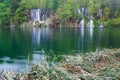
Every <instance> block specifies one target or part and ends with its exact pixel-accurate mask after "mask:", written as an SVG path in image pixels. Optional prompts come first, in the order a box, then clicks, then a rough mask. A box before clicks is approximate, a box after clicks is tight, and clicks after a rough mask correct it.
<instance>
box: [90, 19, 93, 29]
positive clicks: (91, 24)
mask: <svg viewBox="0 0 120 80" xmlns="http://www.w3.org/2000/svg"><path fill="white" fill-rule="evenodd" d="M89 24H90V27H94V24H93V20H92V19H90V23H89Z"/></svg>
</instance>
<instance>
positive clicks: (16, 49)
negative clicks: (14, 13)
mask: <svg viewBox="0 0 120 80" xmlns="http://www.w3.org/2000/svg"><path fill="white" fill-rule="evenodd" d="M102 48H120V28H93V27H91V28H90V27H86V28H83V27H72V28H70V27H63V28H62V27H61V28H49V27H48V28H11V29H9V28H1V29H0V71H1V70H3V69H6V70H12V71H18V72H23V71H24V70H26V69H27V66H26V65H27V61H28V57H29V61H30V64H29V65H32V64H36V63H41V64H42V62H43V60H44V59H45V58H46V55H48V56H51V55H53V54H51V53H54V54H55V55H74V54H75V53H77V54H78V53H86V52H93V51H96V50H100V49H102Z"/></svg>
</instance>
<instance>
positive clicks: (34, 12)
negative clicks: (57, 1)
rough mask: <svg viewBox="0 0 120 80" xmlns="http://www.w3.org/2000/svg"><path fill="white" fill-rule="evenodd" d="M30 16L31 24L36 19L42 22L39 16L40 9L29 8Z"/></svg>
mask: <svg viewBox="0 0 120 80" xmlns="http://www.w3.org/2000/svg"><path fill="white" fill-rule="evenodd" d="M30 18H31V21H33V25H35V22H37V21H38V22H39V23H44V20H43V19H42V17H41V10H40V9H31V10H30ZM41 19H42V20H41Z"/></svg>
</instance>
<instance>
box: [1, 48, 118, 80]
mask: <svg viewBox="0 0 120 80" xmlns="http://www.w3.org/2000/svg"><path fill="white" fill-rule="evenodd" d="M61 57H62V59H61V60H60V61H59V62H57V63H55V62H54V60H55V59H58V58H56V57H54V59H53V62H50V63H49V64H48V61H46V60H45V61H44V63H45V64H44V65H40V64H36V65H35V66H33V67H32V69H31V70H30V71H29V72H24V73H22V74H20V73H14V72H7V71H5V70H3V71H2V72H1V74H0V78H1V79H3V80H6V79H7V80H36V79H37V80H53V79H55V80H103V79H105V80H119V79H120V49H103V50H101V51H96V52H91V53H86V54H85V55H75V56H71V55H66V56H65V55H64V56H61Z"/></svg>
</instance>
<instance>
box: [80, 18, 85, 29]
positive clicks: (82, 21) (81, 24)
mask: <svg viewBox="0 0 120 80" xmlns="http://www.w3.org/2000/svg"><path fill="white" fill-rule="evenodd" d="M80 27H84V19H82V20H81V21H80Z"/></svg>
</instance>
